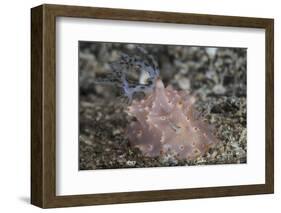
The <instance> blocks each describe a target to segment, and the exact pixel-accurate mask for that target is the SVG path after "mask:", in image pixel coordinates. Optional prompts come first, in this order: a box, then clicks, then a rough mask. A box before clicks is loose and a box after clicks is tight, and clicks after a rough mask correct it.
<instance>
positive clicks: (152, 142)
mask: <svg viewBox="0 0 281 213" xmlns="http://www.w3.org/2000/svg"><path fill="white" fill-rule="evenodd" d="M194 102H195V98H194V97H193V96H191V95H189V94H188V93H186V92H184V91H177V90H174V89H173V88H172V87H171V86H168V87H167V88H165V87H164V84H163V82H162V80H160V79H158V80H157V81H156V86H155V89H154V91H153V92H152V94H150V95H149V96H148V97H146V98H144V99H142V100H140V101H133V102H132V104H131V106H129V107H128V113H129V114H130V115H132V116H134V117H136V119H137V121H134V122H132V123H131V124H130V125H129V126H128V129H127V134H128V138H129V141H130V143H131V144H132V146H135V147H138V148H139V149H140V150H141V151H142V152H143V154H144V155H146V156H150V157H155V156H159V155H165V154H170V155H173V156H175V157H177V158H179V159H187V160H193V159H195V158H197V157H198V156H202V155H203V154H204V153H206V151H208V149H209V148H210V147H211V146H213V145H215V144H216V143H218V140H217V138H216V137H215V136H214V135H213V132H212V127H211V126H210V125H209V124H207V123H205V122H204V121H203V120H202V119H201V118H200V117H199V116H198V113H197V112H196V111H195V110H194V108H193V104H194Z"/></svg>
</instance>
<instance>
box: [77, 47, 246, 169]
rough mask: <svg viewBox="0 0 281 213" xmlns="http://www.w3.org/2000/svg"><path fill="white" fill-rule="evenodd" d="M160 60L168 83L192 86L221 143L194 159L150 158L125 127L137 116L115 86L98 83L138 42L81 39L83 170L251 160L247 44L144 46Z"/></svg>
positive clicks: (182, 88) (80, 166) (191, 91)
mask: <svg viewBox="0 0 281 213" xmlns="http://www.w3.org/2000/svg"><path fill="white" fill-rule="evenodd" d="M143 47H144V48H145V49H146V50H147V51H148V52H149V53H150V54H151V55H152V56H153V57H154V58H155V60H156V61H157V62H158V64H159V68H160V76H161V78H162V79H163V82H164V84H165V85H166V86H167V85H172V86H173V87H174V88H175V89H177V90H186V91H189V92H190V93H191V94H193V95H194V96H195V97H196V103H195V107H196V109H197V110H198V111H199V112H200V114H201V116H202V117H204V119H205V120H207V122H208V123H210V124H212V125H213V126H215V134H216V137H217V138H218V139H219V141H220V142H219V143H218V144H217V145H216V146H215V147H213V148H211V149H209V151H208V152H207V153H205V154H204V155H203V156H201V157H198V158H197V159H195V160H192V161H188V160H179V159H176V158H174V157H172V158H171V157H169V156H159V157H146V156H144V155H143V154H142V153H141V151H140V150H139V149H138V148H134V147H132V146H131V145H130V142H129V141H128V139H127V137H126V134H125V131H126V127H127V125H128V124H129V123H130V122H131V120H132V119H133V118H132V117H130V116H129V115H128V114H127V113H126V112H125V110H126V108H127V106H128V105H126V103H124V102H123V101H121V100H122V96H121V95H120V91H118V89H117V88H116V87H114V85H99V84H96V83H95V78H96V77H97V76H98V75H100V74H101V75H102V74H103V73H106V72H109V71H110V66H109V63H110V62H112V61H115V60H118V57H119V55H120V54H121V53H122V52H128V51H130V50H132V49H134V48H135V45H132V44H131V45H125V44H110V43H94V42H80V43H79V81H80V82H79V84H80V88H79V91H80V97H79V131H80V132H79V169H80V170H91V169H113V168H140V167H161V166H184V165H206V164H236V163H246V160H247V129H246V124H247V120H246V115H247V114H246V73H247V72H246V64H247V63H246V58H247V55H246V49H243V48H204V47H187V46H163V45H143Z"/></svg>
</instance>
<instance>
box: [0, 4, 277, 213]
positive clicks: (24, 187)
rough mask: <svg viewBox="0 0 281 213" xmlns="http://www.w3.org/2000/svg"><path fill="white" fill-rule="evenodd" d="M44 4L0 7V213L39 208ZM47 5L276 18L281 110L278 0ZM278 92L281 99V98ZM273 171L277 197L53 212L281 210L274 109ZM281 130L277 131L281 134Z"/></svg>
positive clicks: (177, 202)
mask: <svg viewBox="0 0 281 213" xmlns="http://www.w3.org/2000/svg"><path fill="white" fill-rule="evenodd" d="M41 3H43V2H41V1H38V0H30V1H28V0H27V1H15V0H10V1H3V2H2V4H1V8H0V16H1V19H0V22H1V26H2V29H1V34H0V36H1V40H0V42H1V43H0V44H1V45H0V47H1V49H0V54H1V57H0V58H1V69H0V70H1V74H2V75H1V78H0V81H1V82H0V89H1V90H0V91H1V105H0V107H1V110H0V129H1V136H2V137H1V144H3V145H4V146H3V147H2V148H1V149H0V150H1V151H0V160H1V161H0V162H1V175H0V180H1V181H0V189H1V193H0V200H1V205H0V210H1V212H7V211H9V212H10V211H13V210H20V211H21V212H39V211H40V209H38V208H35V207H33V206H31V205H29V204H28V202H29V188H30V184H29V182H30V181H29V180H30V176H29V173H30V160H29V159H30V157H29V154H30V144H29V141H30V120H29V117H30V104H29V103H30V13H29V12H30V11H29V10H30V7H32V6H36V5H39V4H41ZM48 3H61V4H76V5H88V6H105V7H122V8H135V9H148V10H166V11H178V12H193V13H210V14H222V15H241V16H258V17H274V18H275V59H276V60H275V70H276V71H277V72H275V91H276V95H275V103H276V104H275V106H276V109H279V108H280V106H281V105H280V104H281V99H280V98H281V96H280V94H279V93H278V92H277V91H281V86H280V85H281V75H280V72H278V70H280V68H281V66H280V62H279V61H277V59H278V58H280V57H281V52H280V51H281V49H280V30H281V14H280V12H279V10H278V8H280V6H278V1H274V0H267V1H265V0H264V1H255V4H253V1H245V0H235V1H229V0H221V1H214V0H192V1H191V0H185V1H182V0H173V1H172V0H170V1H165V2H164V1H163V0H142V1H132V0H111V1H109V0H96V1H83V2H82V1H75V0H60V1H51V0H50V1H48ZM278 96H279V97H278ZM275 119H276V122H275V150H276V152H275V162H276V166H275V168H276V169H275V170H276V173H275V174H276V175H275V179H276V185H275V191H276V193H275V194H274V195H258V196H243V197H231V198H212V199H196V200H184V201H168V202H160V203H159V202H157V203H140V204H123V205H109V206H97V207H81V208H80V207H79V208H71V209H69V208H68V209H64V208H62V209H56V210H50V211H51V212H54V211H57V212H65V211H69V212H81V211H82V212H93V211H95V212H113V211H114V212H123V213H126V212H132V211H136V210H138V211H140V212H141V211H162V212H171V211H177V210H178V211H179V210H185V211H191V212H192V211H197V212H203V211H211V212H212V211H216V212H226V211H227V212H230V213H231V212H246V211H251V212H252V211H254V210H259V209H260V210H262V209H264V210H267V211H269V212H273V211H274V210H275V212H277V207H278V206H280V198H281V192H280V189H281V186H280V184H279V181H278V179H280V175H281V172H280V163H279V162H281V151H280V150H281V147H280V145H279V144H278V142H279V141H281V131H280V130H281V129H280V127H281V126H280V121H281V113H280V112H278V111H277V110H276V111H275ZM278 132H279V133H278Z"/></svg>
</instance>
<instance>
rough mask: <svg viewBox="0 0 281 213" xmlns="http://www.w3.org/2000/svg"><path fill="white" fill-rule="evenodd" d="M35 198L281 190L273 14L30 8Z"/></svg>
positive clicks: (102, 200)
mask: <svg viewBox="0 0 281 213" xmlns="http://www.w3.org/2000/svg"><path fill="white" fill-rule="evenodd" d="M31 27H32V28H31V45H32V46H31V76H32V79H31V84H32V85H31V87H32V90H31V96H32V98H31V99H32V100H31V106H32V107H31V110H32V113H31V114H32V118H31V121H32V122H31V123H32V132H31V136H32V141H31V203H32V204H34V205H36V206H39V207H42V208H51V207H65V206H79V205H97V204H114V203H129V202H146V201H161V200H177V199H190V198H206V197H218V196H237V195H252V194H266V193H273V191H274V151H273V144H274V143H273V142H274V138H273V132H274V125H273V124H274V114H273V113H274V99H273V96H274V94H273V92H274V85H273V83H274V72H273V69H274V48H273V47H274V33H273V29H274V22H273V19H265V18H249V17H234V16H217V15H200V14H187V13H171V12H156V11H139V10H125V9H111V8H93V7H78V6H65V5H41V6H38V7H35V8H32V9H31Z"/></svg>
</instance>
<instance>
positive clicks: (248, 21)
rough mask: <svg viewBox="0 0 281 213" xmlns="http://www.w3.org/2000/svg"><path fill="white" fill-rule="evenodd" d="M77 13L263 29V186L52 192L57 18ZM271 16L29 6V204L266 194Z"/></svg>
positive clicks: (270, 159)
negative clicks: (264, 35) (79, 192)
mask: <svg viewBox="0 0 281 213" xmlns="http://www.w3.org/2000/svg"><path fill="white" fill-rule="evenodd" d="M57 17H77V18H95V19H111V20H126V21H145V22H159V23H160V22H162V23H178V24H195V25H210V26H229V27H247V28H261V29H265V34H266V38H265V39H266V41H265V44H266V53H265V56H266V57H265V61H266V120H265V122H266V137H265V143H266V149H265V156H266V163H265V171H266V172H265V174H266V177H265V184H258V185H243V186H242V185H241V186H221V187H208V188H192V189H171V190H158V191H140V192H122V193H104V194H89V195H88V194H87V195H69V196H57V195H56V83H55V82H56V79H55V77H56V68H55V65H56V41H55V38H56V18H57ZM273 30H274V20H273V19H264V18H248V17H233V16H217V15H199V14H186V13H170V12H154V11H140V10H126V9H109V8H93V7H78V6H63V5H41V6H38V7H35V8H32V9H31V115H32V116H31V203H32V204H34V205H36V206H39V207H42V208H52V207H66V206H82V205H98V204H114V203H132V202H146V201H162V200H177V199H190V198H207V197H219V196H237V195H252V194H267V193H273V192H274V31H273Z"/></svg>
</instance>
